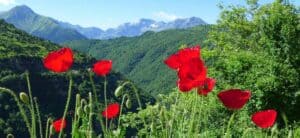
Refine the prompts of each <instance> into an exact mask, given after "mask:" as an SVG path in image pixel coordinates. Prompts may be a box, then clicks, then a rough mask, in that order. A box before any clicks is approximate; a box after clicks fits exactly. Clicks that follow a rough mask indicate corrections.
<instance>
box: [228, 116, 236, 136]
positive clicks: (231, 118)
mask: <svg viewBox="0 0 300 138" xmlns="http://www.w3.org/2000/svg"><path fill="white" fill-rule="evenodd" d="M235 114H236V111H233V113H232V115H231V117H230V119H229V122H228V124H227V129H226V134H225V137H226V138H227V137H228V135H229V133H230V126H231V124H232V122H233V119H234V116H235Z"/></svg>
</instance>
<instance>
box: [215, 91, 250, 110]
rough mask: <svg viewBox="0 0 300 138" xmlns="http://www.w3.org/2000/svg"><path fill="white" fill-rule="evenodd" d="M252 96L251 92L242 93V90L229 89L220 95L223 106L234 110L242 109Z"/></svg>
mask: <svg viewBox="0 0 300 138" xmlns="http://www.w3.org/2000/svg"><path fill="white" fill-rule="evenodd" d="M250 96H251V93H250V91H242V90H240V89H229V90H225V91H222V92H220V93H219V94H218V97H219V99H220V100H221V101H222V103H223V105H224V106H226V107H227V108H228V109H232V110H238V109H241V108H242V107H243V106H244V105H245V104H246V103H247V101H248V100H249V99H250Z"/></svg>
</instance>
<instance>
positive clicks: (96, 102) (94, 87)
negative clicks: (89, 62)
mask: <svg viewBox="0 0 300 138" xmlns="http://www.w3.org/2000/svg"><path fill="white" fill-rule="evenodd" d="M89 77H90V82H91V84H92V90H93V93H94V97H95V100H94V105H95V106H96V109H97V110H98V111H99V106H97V104H98V103H99V102H98V96H97V92H96V86H95V82H94V80H93V77H92V72H91V71H89ZM97 119H98V120H99V121H100V125H101V129H102V132H103V134H104V136H105V134H106V129H105V128H104V127H105V126H104V122H103V120H102V116H100V115H98V116H97Z"/></svg>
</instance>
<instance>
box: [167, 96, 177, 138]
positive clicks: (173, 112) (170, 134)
mask: <svg viewBox="0 0 300 138" xmlns="http://www.w3.org/2000/svg"><path fill="white" fill-rule="evenodd" d="M176 93H177V94H176V99H175V103H174V107H175V108H176V107H177V103H178V99H179V92H176ZM176 113H177V112H175V111H172V117H171V123H172V125H171V126H170V128H169V130H170V132H169V136H172V130H173V126H174V125H173V121H174V119H175V118H176V117H175V114H176Z"/></svg>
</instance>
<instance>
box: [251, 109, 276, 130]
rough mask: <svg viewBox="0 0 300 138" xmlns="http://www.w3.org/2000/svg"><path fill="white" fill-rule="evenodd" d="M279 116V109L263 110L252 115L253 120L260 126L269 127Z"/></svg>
mask: <svg viewBox="0 0 300 138" xmlns="http://www.w3.org/2000/svg"><path fill="white" fill-rule="evenodd" d="M276 117H277V111H276V110H273V109H270V110H263V111H258V112H256V113H254V114H253V115H252V117H251V120H252V121H253V122H254V124H255V125H257V126H258V127H260V128H269V127H271V126H273V125H274V123H275V121H276Z"/></svg>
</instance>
